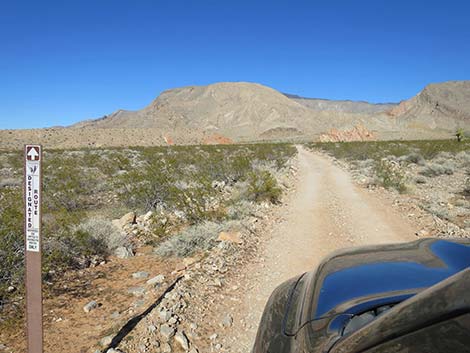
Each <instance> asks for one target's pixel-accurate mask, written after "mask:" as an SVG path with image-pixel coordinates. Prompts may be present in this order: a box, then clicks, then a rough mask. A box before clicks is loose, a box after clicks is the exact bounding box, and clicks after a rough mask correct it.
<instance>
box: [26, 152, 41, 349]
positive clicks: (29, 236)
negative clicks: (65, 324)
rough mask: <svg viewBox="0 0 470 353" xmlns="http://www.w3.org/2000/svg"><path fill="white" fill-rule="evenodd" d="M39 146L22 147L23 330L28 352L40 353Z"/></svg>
mask: <svg viewBox="0 0 470 353" xmlns="http://www.w3.org/2000/svg"><path fill="white" fill-rule="evenodd" d="M41 166H42V148H41V146H40V145H26V146H25V151H24V204H25V224H24V229H25V258H26V259H25V262H26V278H25V280H26V320H27V326H26V334H27V343H28V353H43V326H42V273H41V272H42V271H41V268H42V267H41V266H42V265H41V253H42V238H41V196H42V195H41V189H42V187H41V186H42V176H41Z"/></svg>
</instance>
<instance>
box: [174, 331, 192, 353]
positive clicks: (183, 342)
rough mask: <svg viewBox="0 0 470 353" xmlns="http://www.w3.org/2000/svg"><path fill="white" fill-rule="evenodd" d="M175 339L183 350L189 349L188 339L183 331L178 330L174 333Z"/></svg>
mask: <svg viewBox="0 0 470 353" xmlns="http://www.w3.org/2000/svg"><path fill="white" fill-rule="evenodd" d="M175 341H176V342H178V344H179V345H180V346H181V348H183V349H184V350H185V351H187V350H188V349H189V341H188V338H187V337H186V335H185V334H184V332H183V331H178V332H177V333H176V335H175Z"/></svg>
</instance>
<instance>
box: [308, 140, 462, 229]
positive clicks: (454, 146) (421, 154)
mask: <svg viewBox="0 0 470 353" xmlns="http://www.w3.org/2000/svg"><path fill="white" fill-rule="evenodd" d="M309 147H310V148H313V149H317V150H321V151H323V152H326V153H327V154H329V155H331V156H332V157H335V158H337V159H338V160H341V161H344V162H346V164H347V166H348V167H349V168H350V169H351V171H352V174H353V177H354V178H355V179H356V180H357V181H358V182H359V183H361V184H364V185H365V186H367V187H372V188H373V187H377V186H383V187H385V188H388V189H391V190H396V191H398V192H400V193H406V194H412V195H414V197H415V198H417V199H418V200H420V201H419V202H420V206H421V208H423V209H424V210H426V211H427V212H429V213H431V214H432V215H434V216H436V217H438V218H440V219H442V220H446V221H451V222H453V223H454V224H456V225H457V226H458V227H460V228H461V229H464V230H465V229H466V230H469V229H470V197H469V196H470V195H469V194H470V192H469V190H470V186H469V183H470V181H469V180H470V140H469V139H465V138H462V139H460V141H458V140H456V139H454V140H424V141H373V142H337V143H335V142H328V143H316V144H310V145H309Z"/></svg>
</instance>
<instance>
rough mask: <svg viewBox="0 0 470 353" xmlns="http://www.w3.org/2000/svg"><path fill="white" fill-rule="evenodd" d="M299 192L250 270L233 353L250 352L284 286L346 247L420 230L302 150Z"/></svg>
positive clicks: (392, 239) (400, 238)
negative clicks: (264, 312) (266, 312)
mask: <svg viewBox="0 0 470 353" xmlns="http://www.w3.org/2000/svg"><path fill="white" fill-rule="evenodd" d="M298 150H299V155H298V158H299V172H298V173H299V174H298V185H297V188H296V191H295V192H294V193H293V194H292V195H291V196H290V198H289V199H288V200H287V202H286V204H285V205H284V206H283V208H282V210H281V213H282V217H283V219H284V221H283V223H282V225H281V226H280V227H277V228H276V229H273V230H271V232H269V233H270V234H268V235H267V239H266V240H265V243H264V246H263V248H264V249H263V251H262V254H260V261H259V262H258V263H256V264H253V265H251V268H248V269H247V275H246V277H247V278H248V279H247V284H246V286H245V287H246V289H245V291H244V292H243V293H240V295H241V296H242V302H243V304H244V305H243V306H242V308H243V309H242V310H240V311H239V312H238V314H237V316H238V317H235V321H234V322H235V325H237V324H239V325H241V326H242V327H239V328H236V327H234V328H235V329H234V330H232V332H233V335H232V337H231V339H230V341H231V343H230V344H229V346H226V347H225V349H226V351H227V352H244V353H247V352H250V349H251V347H252V343H253V340H254V337H255V335H256V329H257V325H258V323H259V319H260V317H261V314H262V310H263V308H264V305H265V303H266V301H267V299H268V297H269V295H270V293H271V292H272V290H273V289H274V288H275V287H276V286H277V285H279V284H280V283H282V282H283V281H285V280H287V279H289V278H291V277H293V276H295V275H297V274H299V273H302V272H305V271H309V270H311V269H312V268H314V267H315V266H316V265H317V264H318V263H319V262H320V261H321V260H322V258H323V257H324V256H326V255H327V254H329V253H331V252H332V251H334V250H337V249H341V248H344V247H351V246H361V245H369V244H378V243H393V242H402V241H408V240H413V238H414V233H415V232H416V229H415V228H414V227H413V226H412V225H410V224H409V223H408V222H407V221H406V219H405V218H404V217H402V215H400V214H397V213H396V211H395V210H394V209H393V208H392V207H391V205H388V204H386V203H383V202H382V201H381V200H378V199H377V198H376V197H374V196H373V195H370V194H369V193H368V191H367V190H364V189H361V188H359V187H357V186H355V185H354V184H353V183H352V181H351V179H350V176H349V174H348V173H347V172H346V171H344V170H342V169H341V168H339V167H338V166H336V165H334V164H333V163H332V161H331V160H329V159H328V158H327V157H325V156H322V155H320V154H315V153H312V152H310V151H307V150H306V149H304V148H302V147H298Z"/></svg>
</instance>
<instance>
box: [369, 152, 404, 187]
mask: <svg viewBox="0 0 470 353" xmlns="http://www.w3.org/2000/svg"><path fill="white" fill-rule="evenodd" d="M376 173H377V176H378V177H379V178H380V180H381V182H382V185H383V186H384V187H386V188H393V189H396V190H397V191H399V192H405V191H406V181H407V180H406V174H405V172H404V171H403V169H402V168H400V165H399V164H398V163H396V162H394V161H390V160H388V159H382V160H381V161H380V162H379V163H378V164H377V166H376Z"/></svg>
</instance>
